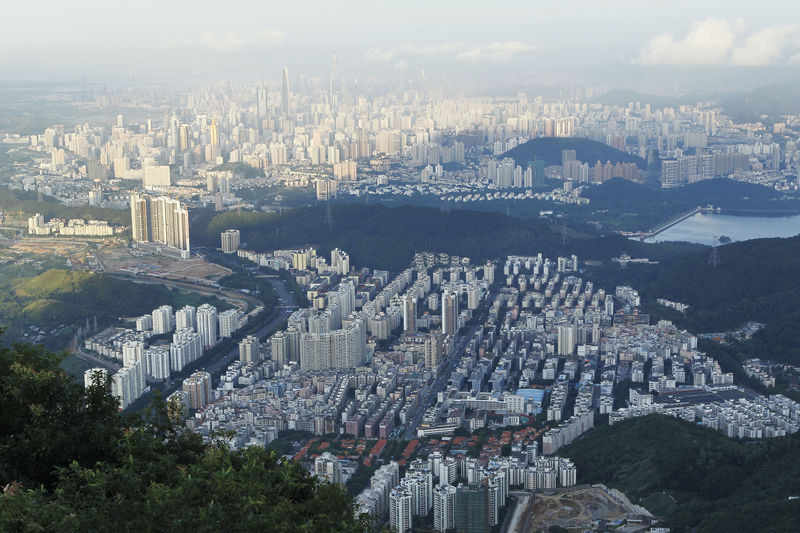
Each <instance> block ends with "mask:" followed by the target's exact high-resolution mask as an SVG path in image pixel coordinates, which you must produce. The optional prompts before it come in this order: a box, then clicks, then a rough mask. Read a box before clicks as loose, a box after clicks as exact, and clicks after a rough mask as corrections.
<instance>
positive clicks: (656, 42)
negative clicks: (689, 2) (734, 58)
mask: <svg viewBox="0 0 800 533" xmlns="http://www.w3.org/2000/svg"><path fill="white" fill-rule="evenodd" d="M735 39H736V32H735V30H734V28H733V26H732V25H731V24H730V23H729V22H728V21H727V20H722V19H717V18H713V17H709V18H707V19H705V20H703V21H701V22H697V21H695V22H694V23H692V29H691V31H689V33H688V34H686V37H684V38H683V39H679V40H675V38H674V37H673V35H672V34H671V33H662V34H661V35H656V36H655V37H653V38H652V39H650V41H649V42H648V43H647V44H646V45H645V46H644V47H643V48H642V50H641V52H640V53H639V63H641V64H643V65H716V64H719V63H722V62H723V61H725V60H726V59H727V57H728V55H729V54H730V51H731V49H732V48H733V45H734V42H735Z"/></svg>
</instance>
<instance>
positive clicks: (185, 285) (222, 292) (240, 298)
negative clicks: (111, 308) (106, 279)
mask: <svg viewBox="0 0 800 533" xmlns="http://www.w3.org/2000/svg"><path fill="white" fill-rule="evenodd" d="M110 275H111V276H114V277H115V278H119V279H124V280H126V281H131V282H133V283H142V284H148V285H165V286H167V287H174V288H176V289H183V290H187V291H191V292H196V293H199V294H206V295H210V296H218V297H219V298H221V299H223V300H228V301H230V302H232V303H233V304H234V305H236V307H238V308H239V309H240V310H241V311H244V312H246V311H247V309H248V305H249V307H250V308H253V307H257V306H259V305H262V304H261V301H260V300H259V299H257V298H255V297H253V296H249V295H247V294H244V293H241V292H237V291H232V290H228V289H221V288H218V287H211V286H209V285H207V284H204V283H193V282H190V281H176V280H172V279H167V278H151V277H146V276H132V275H129V274H117V273H114V274H110ZM237 302H238V303H237Z"/></svg>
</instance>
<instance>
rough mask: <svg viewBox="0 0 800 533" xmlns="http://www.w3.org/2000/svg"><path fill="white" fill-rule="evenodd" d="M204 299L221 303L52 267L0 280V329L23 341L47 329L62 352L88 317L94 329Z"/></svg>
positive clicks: (48, 338) (10, 338)
mask: <svg viewBox="0 0 800 533" xmlns="http://www.w3.org/2000/svg"><path fill="white" fill-rule="evenodd" d="M207 300H208V301H209V302H210V303H212V304H215V305H218V306H220V307H222V308H228V307H229V306H228V304H226V303H225V302H222V301H219V300H216V299H209V298H201V297H200V296H199V295H195V294H187V293H182V292H179V291H176V290H172V289H170V288H168V287H165V286H159V285H149V284H148V285H144V284H137V283H133V282H130V281H125V280H120V279H116V278H113V277H111V276H108V275H105V274H96V273H93V272H86V271H67V270H59V269H51V270H47V271H45V272H43V273H42V274H39V275H38V276H35V277H30V278H17V279H11V280H7V281H4V282H0V327H5V328H8V331H7V332H6V333H5V334H4V335H3V341H6V342H10V341H19V340H23V338H24V337H23V336H22V333H23V331H27V332H28V333H30V331H31V330H30V327H31V326H33V327H35V328H38V329H41V330H46V331H47V332H48V335H47V336H46V338H45V341H44V342H46V344H47V345H48V346H50V347H53V348H62V347H64V346H65V345H66V343H67V342H68V341H69V340H70V339H71V337H72V335H73V334H74V332H75V330H76V329H77V327H79V326H81V325H85V322H86V320H87V319H89V320H90V321H91V323H92V324H93V322H94V317H97V323H98V326H99V327H103V326H108V325H111V324H114V323H116V322H117V321H118V320H119V318H120V317H124V316H127V317H131V316H138V315H142V314H144V313H148V312H150V311H152V310H153V309H155V308H156V307H158V306H160V305H173V306H176V305H178V304H180V305H185V304H193V305H197V304H199V303H202V302H205V301H207Z"/></svg>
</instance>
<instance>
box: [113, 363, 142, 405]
mask: <svg viewBox="0 0 800 533" xmlns="http://www.w3.org/2000/svg"><path fill="white" fill-rule="evenodd" d="M144 387H145V375H144V364H143V363H139V362H135V363H131V364H130V365H126V366H123V367H122V368H120V369H119V370H117V373H116V374H114V375H113V376H112V377H111V394H112V395H113V396H114V397H115V398H117V399H118V400H119V405H120V409H126V408H127V407H128V406H129V405H130V404H131V403H133V402H134V401H136V399H137V398H139V396H141V395H142V391H143V390H144Z"/></svg>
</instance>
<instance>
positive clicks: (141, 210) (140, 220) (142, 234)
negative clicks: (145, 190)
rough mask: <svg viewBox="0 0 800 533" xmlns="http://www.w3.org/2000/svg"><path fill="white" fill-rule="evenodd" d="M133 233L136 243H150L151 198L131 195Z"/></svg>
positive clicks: (136, 194)
mask: <svg viewBox="0 0 800 533" xmlns="http://www.w3.org/2000/svg"><path fill="white" fill-rule="evenodd" d="M131 233H132V235H133V240H134V241H136V242H149V241H150V197H149V196H145V195H140V194H139V193H136V192H134V193H132V194H131Z"/></svg>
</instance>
